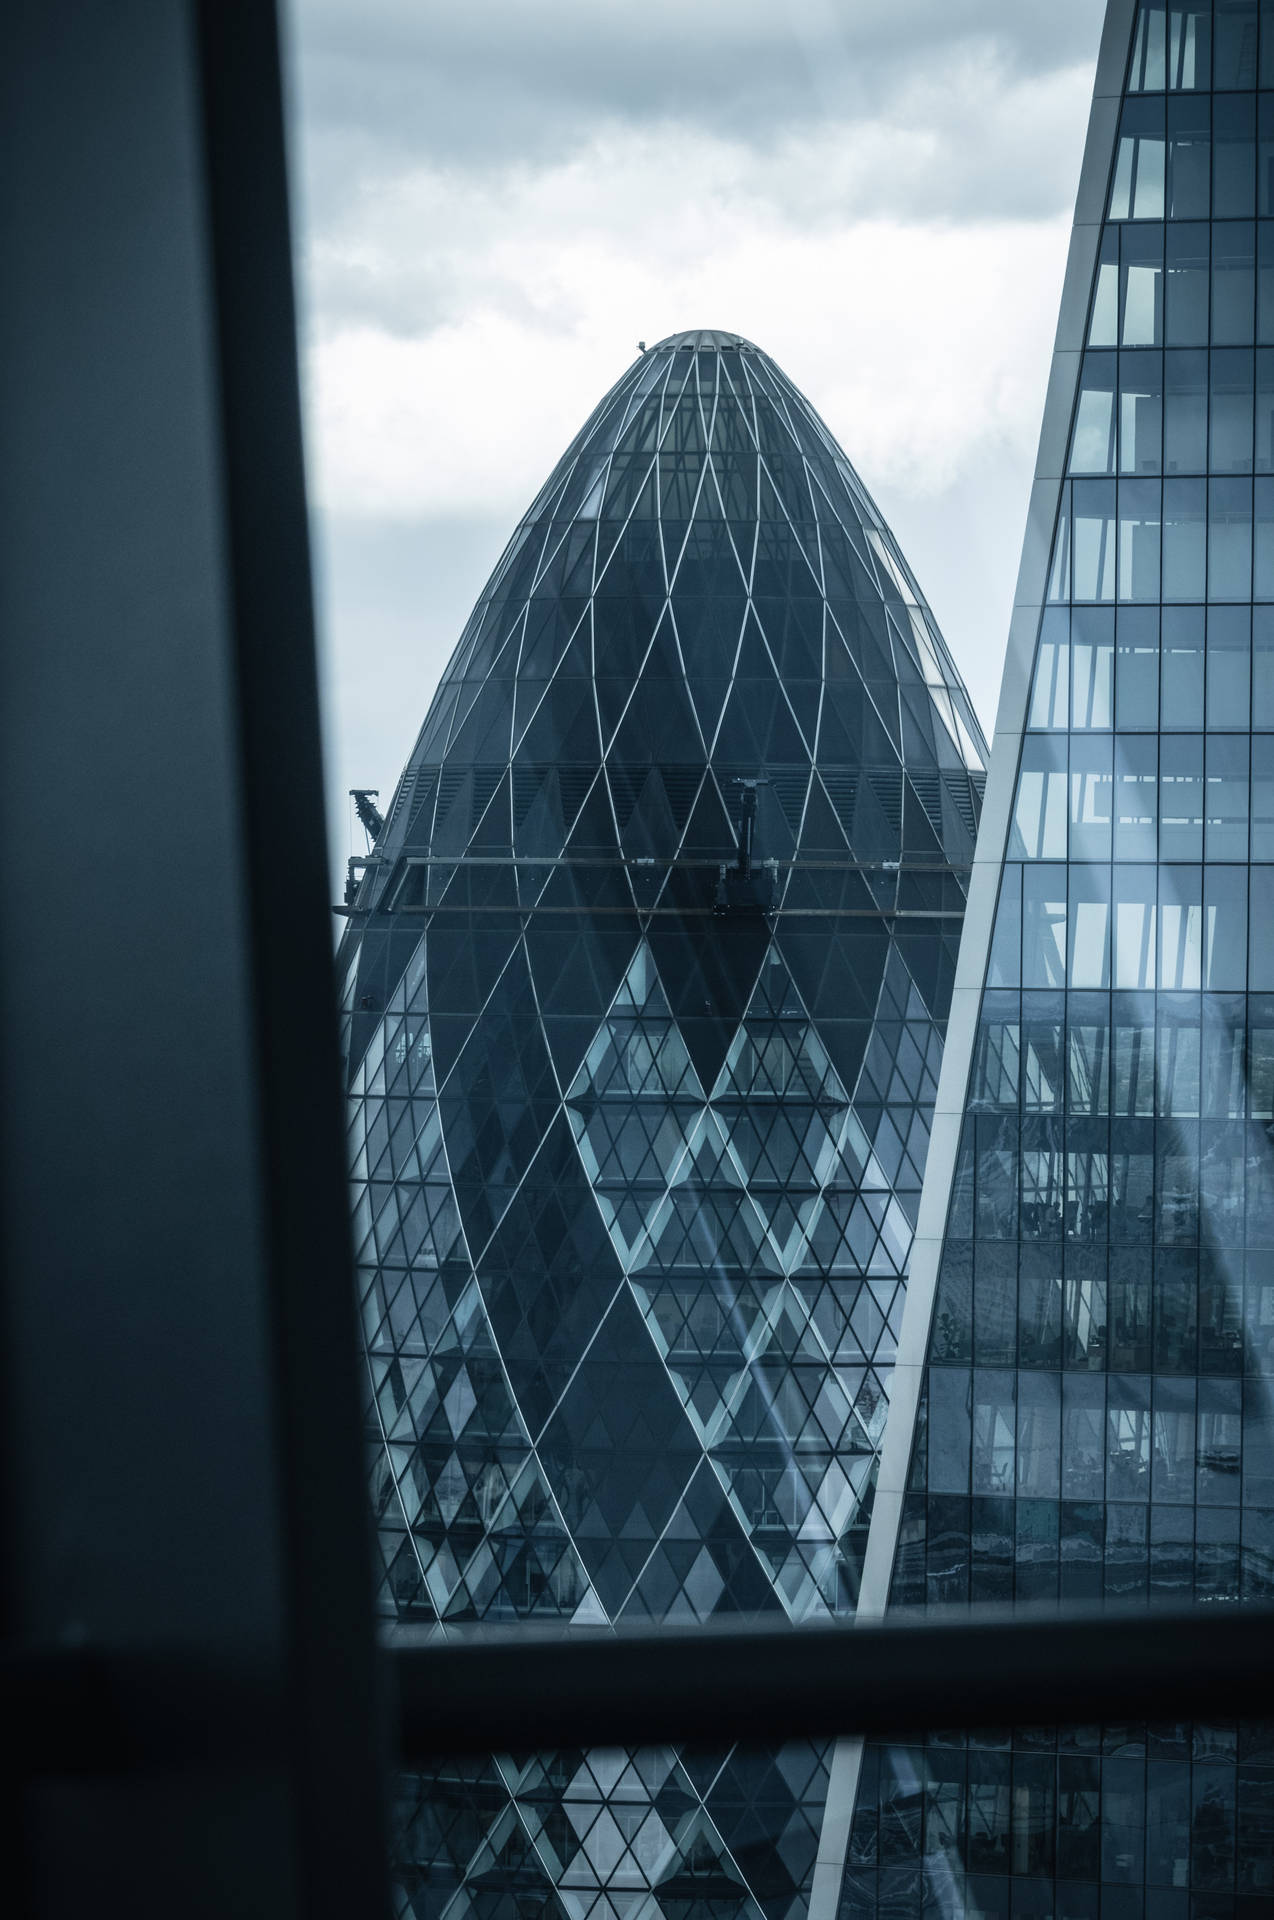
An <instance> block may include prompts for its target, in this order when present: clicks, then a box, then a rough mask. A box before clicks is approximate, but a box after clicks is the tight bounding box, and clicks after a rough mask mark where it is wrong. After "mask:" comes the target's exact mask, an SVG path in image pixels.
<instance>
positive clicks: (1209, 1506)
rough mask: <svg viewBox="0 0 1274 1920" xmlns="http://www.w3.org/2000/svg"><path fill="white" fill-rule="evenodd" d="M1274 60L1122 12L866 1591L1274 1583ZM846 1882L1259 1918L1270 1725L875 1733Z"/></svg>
mask: <svg viewBox="0 0 1274 1920" xmlns="http://www.w3.org/2000/svg"><path fill="white" fill-rule="evenodd" d="M1266 89H1274V8H1271V7H1270V6H1268V5H1266V4H1264V0H1263V3H1262V4H1261V5H1260V6H1259V7H1258V6H1257V5H1256V4H1255V0H1241V3H1237V4H1236V3H1235V0H1216V4H1215V7H1214V6H1212V5H1211V4H1190V3H1189V0H1187V4H1183V5H1182V4H1175V0H1174V4H1172V5H1168V6H1165V5H1164V4H1162V3H1161V4H1142V5H1140V6H1138V7H1134V6H1133V5H1132V4H1130V0H1112V4H1111V6H1110V8H1109V12H1108V18H1107V22H1106V33H1105V40H1104V45H1103V52H1102V64H1101V71H1100V73H1099V78H1098V87H1097V98H1096V101H1095V105H1094V111H1093V120H1092V127H1091V132H1090V138H1089V144H1088V151H1087V155H1086V159H1085V167H1084V176H1083V182H1082V185H1081V189H1080V206H1079V213H1078V219H1077V225H1076V229H1075V239H1074V245H1073V248H1072V253H1071V262H1070V270H1069V275H1068V280H1067V288H1066V294H1065V299H1064V306H1063V314H1062V321H1061V329H1060V333H1059V341H1058V353H1057V357H1056V361H1055V365H1054V374H1053V383H1052V387H1051V390H1050V394H1049V401H1048V411H1047V414H1046V419H1045V427H1044V438H1043V445H1042V451H1041V460H1040V469H1039V477H1038V479H1037V483H1036V490H1035V495H1034V498H1033V503H1032V517H1031V525H1030V529H1029V532H1028V539H1027V549H1026V556H1025V559H1024V563H1023V571H1022V584H1021V587H1020V590H1019V595H1018V607H1017V612H1016V616H1015V626H1014V635H1013V641H1012V644H1011V648H1010V659H1009V665H1008V670H1007V675H1006V682H1005V690H1004V695H1003V701H1002V706H1001V714H1000V722H999V730H998V732H997V736H996V743H995V748H994V760H993V773H992V783H991V788H990V790H989V793H988V802H987V811H986V816H985V819H984V821H983V829H982V838H981V840H980V843H979V848H978V856H977V865H976V877H975V880H974V882H973V887H972V891H971V898H970V912H969V923H968V928H967V932H966V944H965V949H964V951H963V953H962V956H961V965H960V977H959V983H958V987H957V992H956V1004H955V1007H954V1008H953V1013H952V1020H951V1029H950V1040H949V1047H948V1053H947V1060H946V1066H945V1069H944V1078H943V1083H942V1090H941V1093H940V1097H939V1110H938V1117H937V1122H936V1127H935V1134H934V1148H933V1154H932V1157H931V1160H930V1165H929V1172H928V1178H927V1185H926V1192H925V1198H924V1203H923V1209H922V1220H921V1226H920V1234H919V1238H918V1240H917V1250H916V1258H915V1262H914V1268H913V1289H914V1291H913V1296H912V1299H911V1300H910V1301H909V1304H908V1319H907V1324H906V1327H905V1329H904V1335H903V1351H902V1354H901V1356H900V1359H901V1365H900V1370H899V1374H898V1376H897V1380H898V1391H897V1393H896V1396H895V1405H894V1409H893V1412H892V1413H891V1423H893V1422H897V1426H896V1429H895V1430H891V1433H890V1436H889V1441H888V1444H887V1449H886V1459H885V1462H884V1464H883V1466H882V1472H881V1492H880V1497H879V1499H878V1503H877V1508H876V1521H875V1523H874V1525H873V1537H872V1540H871V1544H870V1546H869V1550H868V1564H867V1572H866V1585H867V1588H868V1590H869V1592H870V1595H871V1603H872V1604H873V1605H879V1604H881V1603H882V1602H883V1599H884V1597H885V1594H886V1592H887V1591H889V1590H890V1580H891V1578H892V1589H891V1601H892V1604H895V1605H897V1604H904V1605H908V1606H916V1605H927V1606H943V1605H951V1604H957V1605H964V1604H966V1603H967V1602H970V1601H1010V1600H1014V1601H1016V1600H1040V1599H1049V1600H1055V1599H1057V1598H1058V1597H1059V1596H1060V1597H1061V1599H1063V1600H1066V1599H1075V1600H1084V1601H1090V1602H1091V1601H1094V1600H1099V1599H1101V1598H1102V1597H1103V1596H1109V1597H1111V1598H1116V1599H1119V1598H1123V1599H1129V1600H1146V1599H1150V1600H1155V1599H1163V1600H1166V1601H1178V1602H1184V1601H1189V1600H1191V1599H1196V1600H1200V1601H1206V1600H1219V1599H1237V1598H1240V1597H1243V1598H1249V1597H1250V1598H1264V1599H1266V1600H1268V1599H1270V1598H1272V1597H1274V1425H1272V1409H1271V1374H1272V1372H1274V864H1271V863H1274V91H1267V90H1266ZM895 1548H896V1553H895ZM841 1911H842V1913H843V1915H844V1916H845V1920H850V1916H854V1917H855V1920H856V1916H858V1915H860V1914H861V1915H866V1914H872V1913H881V1914H884V1913H888V1914H889V1915H891V1916H896V1917H897V1920H904V1917H906V1916H915V1917H916V1920H919V1917H920V1916H921V1915H922V1914H924V1915H928V1914H931V1913H951V1914H959V1913H967V1914H988V1915H990V1914H994V1915H1005V1916H1007V1915H1009V1914H1010V1913H1011V1914H1013V1915H1018V1914H1030V1915H1038V1916H1045V1915H1048V1916H1056V1920H1098V1916H1099V1915H1100V1916H1101V1920H1110V1917H1111V1916H1119V1920H1242V1916H1252V1917H1253V1920H1255V1916H1256V1915H1257V1914H1261V1915H1268V1914H1269V1913H1271V1912H1272V1911H1274V1733H1271V1731H1270V1729H1268V1728H1255V1727H1242V1726H1240V1727H1237V1728H1236V1727H1235V1726H1232V1725H1231V1726H1212V1727H1205V1726H1197V1725H1196V1726H1182V1725H1163V1726H1154V1727H1146V1726H1107V1727H1104V1728H1103V1727H1090V1728H1083V1729H1069V1730H1065V1731H1063V1732H1061V1733H1058V1734H1056V1735H1053V1736H1043V1735H1034V1736H1011V1735H1010V1733H1009V1732H1007V1731H1006V1732H1004V1733H1003V1734H1000V1735H989V1736H977V1737H973V1736H970V1737H967V1738H966V1737H965V1736H962V1735H952V1736H944V1737H942V1738H935V1739H934V1740H933V1741H931V1742H930V1743H929V1744H928V1746H927V1747H925V1746H918V1747H916V1748H912V1749H894V1750H885V1751H881V1752H877V1751H874V1750H869V1752H868V1753H867V1755H866V1758H865V1763H864V1770H863V1777H862V1782H861V1789H860V1794H859V1801H858V1814H857V1819H856V1822H855V1826H854V1830H853V1835H852V1839H851V1843H850V1858H849V1865H848V1871H847V1874H846V1878H845V1881H844V1889H843V1898H842V1906H841Z"/></svg>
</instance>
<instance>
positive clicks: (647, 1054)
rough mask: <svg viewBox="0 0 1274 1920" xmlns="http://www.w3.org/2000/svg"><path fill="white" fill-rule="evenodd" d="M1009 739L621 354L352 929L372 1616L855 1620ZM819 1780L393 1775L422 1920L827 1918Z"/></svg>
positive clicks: (919, 621) (886, 563)
mask: <svg viewBox="0 0 1274 1920" xmlns="http://www.w3.org/2000/svg"><path fill="white" fill-rule="evenodd" d="M982 784H983V746H982V741H981V736H980V734H979V730H978V726H977V722H976V720H975V719H974V717H973V714H972V712H971V710H970V707H969V703H968V700H967V697H966V695H965V693H964V690H963V688H962V686H961V684H960V682H959V678H958V675H957V674H956V672H955V669H954V667H953V666H952V663H951V660H950V657H949V655H948V653H947V650H946V648H945V646H944V644H943V641H942V639H941V637H940V635H939V633H938V631H937V629H936V627H935V625H934V622H933V620H932V617H931V615H930V614H929V612H928V609H927V608H926V606H925V603H924V601H923V598H922V596H921V595H920V593H919V591H918V589H917V587H916V584H915V582H914V580H913V578H912V576H911V574H910V572H909V570H908V568H907V566H906V563H905V562H904V560H903V558H902V556H901V554H900V552H899V550H898V548H897V545H896V543H895V542H894V540H893V538H892V536H891V534H890V532H889V530H888V528H887V527H886V526H885V524H884V522H883V521H882V519H881V517H880V514H879V512H878V511H877V509H876V508H875V506H874V505H873V503H872V501H871V499H870V498H869V496H868V494H867V493H866V491H865V489H864V488H863V486H862V483H861V482H860V480H859V479H858V477H857V475H856V474H855V473H854V471H853V469H852V468H851V467H850V465H849V463H848V461H847V460H846V459H845V457H844V455H843V454H842V453H841V451H840V449H839V448H838V447H837V445H836V443H835V442H834V440H833V439H832V437H831V435H830V434H829V433H828V431H827V429H826V428H825V426H824V425H823V424H822V423H821V421H820V420H819V419H818V417H817V416H816V414H815V413H814V412H813V410H812V409H811V408H810V407H809V405H808V403H807V402H806V401H805V400H804V399H803V398H802V396H801V395H800V394H799V393H798V392H797V391H796V389H795V388H794V387H793V386H792V385H791V383H790V381H788V380H787V379H786V378H785V377H784V375H783V374H782V373H781V372H780V371H779V369H778V368H777V367H776V366H775V365H774V363H773V362H772V361H771V360H769V359H768V358H767V357H766V356H765V355H764V354H763V353H761V352H759V351H758V350H757V349H756V348H755V347H753V346H751V345H750V344H749V343H748V342H746V341H743V340H741V339H739V338H738V337H737V336H734V335H730V334H718V333H707V332H705V333H695V334H682V335H677V336H675V337H674V338H672V339H670V340H667V341H664V342H662V343H661V344H660V345H659V346H658V347H656V348H654V349H653V350H652V351H650V352H649V353H644V354H643V355H642V356H641V357H640V358H639V359H638V360H637V361H636V362H635V364H634V365H633V366H632V367H631V368H630V369H629V371H628V372H627V373H626V374H625V375H624V376H623V378H622V379H621V380H620V381H619V382H618V384H617V385H616V386H615V388H614V389H613V390H612V391H611V392H610V393H609V394H608V395H607V396H606V398H605V399H604V400H603V401H602V403H601V405H600V406H599V407H598V409H597V411H596V412H595V413H594V415H593V416H592V418H591V419H590V420H589V421H588V423H587V424H586V426H585V427H584V429H583V430H582V432H581V433H580V435H579V436H578V437H577V439H576V440H575V442H574V443H573V445H572V446H571V447H570V448H569V449H568V451H567V453H566V454H565V456H564V457H563V459H562V460H561V462H560V463H559V465H558V466H557V468H556V469H555V471H554V473H553V474H552V476H551V478H550V479H549V481H548V483H547V485H546V486H545V488H544V490H543V492H542V493H541V494H540V496H539V498H538V499H537V500H536V502H535V503H534V505H533V506H532V508H531V509H530V511H529V512H528V514H527V515H526V517H525V519H524V520H523V522H522V523H521V525H520V526H519V528H518V530H517V532H516V534H515V536H514V538H513V540H512V542H511V544H510V546H509V548H508V550H507V552H506V553H505V555H504V557H503V559H502V560H501V562H500V564H499V566H498V567H497V569H496V571H495V574H494V575H493V577H492V579H491V581H490V583H489V585H488V586H487V588H486V590H485V591H484V593H483V595H482V597H481V598H480V600H479V602H478V605H477V607H476V608H475V611H474V613H473V616H472V618H471V620H470V622H469V625H468V626H467V628H466V630H465V632H464V634H463V636H462V638H461V640H460V643H459V646H458V647H457V650H456V653H455V655H454V657H453V659H452V661H451V664H450V666H449V667H448V669H447V672H446V674H445V675H444V677H443V680H442V682H441V685H440V687H439V690H438V693H437V695H436V697H435V700H434V702H433V705H432V707H431V709H430V712H429V715H428V717H427V719H426V721H425V724H424V728H423V730H422V732H421V735H420V738H419V741H418V743H417V746H416V748H415V751H414V752H413V754H412V757H411V760H410V762H409V764H408V767H407V769H406V771H405V773H404V775H403V777H402V780H401V782H400V784H399V787H398V790H397V793H396V795H395V798H394V801H393V804H392V806H391V808H390V810H389V813H388V817H387V820H386V823H385V827H384V830H383V832H382V833H381V835H380V837H379V839H378V841H377V845H376V847H375V850H374V854H373V856H372V859H371V862H370V864H369V866H368V869H367V871H366V873H365V874H364V877H363V879H362V882H361V886H360V889H359V891H358V894H357V896H356V898H355V900H354V902H353V904H352V907H351V910H350V914H351V917H350V925H349V931H348V933H347V935H346V939H345V941H344V944H343V947H342V951H341V956H340V966H341V971H342V978H343V982H344V1009H345V1018H344V1024H345V1037H346V1049H347V1058H348V1090H349V1103H350V1106H349V1110H350V1135H349V1141H350V1167H351V1172H352V1178H353V1187H354V1220H355V1237H356V1242H357V1252H358V1261H359V1270H360V1275H361V1289H362V1302H363V1324H364V1335H365V1343H366V1355H367V1379H368V1423H369V1431H370V1434H371V1436H372V1440H373V1443H374V1444H373V1452H374V1459H373V1482H374V1493H375V1506H376V1514H377V1519H378V1526H379V1540H380V1550H381V1554H382V1557H383V1585H382V1595H381V1598H382V1606H383V1610H384V1612H385V1614H386V1615H387V1616H388V1618H389V1619H390V1620H392V1621H396V1622H400V1623H409V1624H410V1623H414V1624H416V1625H419V1626H424V1627H428V1628H432V1629H434V1630H436V1631H440V1632H463V1631H464V1629H465V1627H466V1626H467V1625H469V1624H471V1623H476V1622H482V1623H487V1624H490V1623H492V1622H498V1621H510V1622H511V1621H521V1620H529V1619H550V1620H556V1621H559V1622H572V1623H575V1624H585V1625H593V1626H596V1627H598V1628H605V1627H606V1626H607V1625H609V1624H612V1623H616V1622H634V1621H643V1620H645V1621H649V1620H656V1621H680V1622H697V1621H702V1620H705V1619H708V1618H710V1617H713V1616H718V1615H722V1614H726V1613H729V1614H733V1615H736V1616H740V1615H744V1616H755V1617H763V1616H769V1617H776V1618H780V1619H781V1618H788V1619H790V1620H792V1621H802V1620H809V1619H814V1618H826V1617H830V1616H836V1615H845V1614H849V1613H851V1612H852V1611H853V1609H854V1606H855V1602H856V1596H857V1592H858V1584H859V1578H860V1573H861V1567H862V1559H863V1551H864V1545H865V1540H866V1535H867V1529H868V1523H869V1519H870V1514H871V1508H872V1499H873V1484H874V1475H875V1471H876V1461H877V1456H878V1452H879V1447H880V1439H881V1434H882V1432H883V1429H884V1425H885V1416H886V1409H887V1403H888V1394H889V1385H890V1374H891V1368H892V1365H893V1357H894V1351H895V1346H896V1341H897V1334H898V1325H899V1318H900V1314H901V1310H902V1299H903V1288H904V1279H905V1275H906V1271H907V1262H908V1254H909V1249H910V1245H911V1239H912V1233H913V1229H914V1224H915V1218H916V1208H917V1203H918V1199H919V1192H920V1185H921V1177H922V1171H923V1167H924V1161H925V1153H926V1146H927V1141H928V1135H929V1121H930V1115H931V1112H932V1108H933V1101H934V1094H935V1090H936V1081H937V1074H938V1069H939V1063H940V1055H941V1048H942V1039H943V1032H944V1027H945V1021H946V1015H947V1010H948V1006H949V1002H950V995H951V986H952V980H953V976H954V969H955V958H956V951H957V946H958V939H959V933H960V928H961V924H962V920H963V914H964V906H965V894H966V887H967V877H968V871H969V865H970V861H971V859H972V852H973V845H974V836H975V832H976V824H977V818H978V813H979V808H980V804H981V795H982ZM827 1766H828V1754H827V1752H826V1751H825V1750H823V1749H821V1748H818V1747H814V1746H810V1745H795V1746H791V1747H788V1748H785V1749H783V1750H782V1751H781V1752H777V1753H776V1752H768V1753H758V1752H748V1753H745V1752H743V1751H741V1750H739V1751H735V1752H731V1753H719V1754H716V1755H712V1756H705V1755H701V1754H700V1755H695V1754H686V1753H679V1752H675V1751H673V1750H666V1751H663V1752H661V1753H638V1754H626V1753H569V1754H565V1753H557V1754H550V1755H540V1756H538V1757H534V1758H528V1757H526V1756H523V1757H521V1758H519V1759H517V1760H516V1761H515V1760H513V1759H511V1758H508V1757H500V1758H495V1759H493V1760H492V1761H491V1762H490V1763H488V1764H485V1765H481V1766H475V1767H469V1768H465V1767H450V1768H448V1767H441V1768H439V1770H438V1771H437V1773H436V1774H434V1775H432V1776H429V1777H422V1776H417V1775H413V1776H410V1777H409V1778H406V1779H404V1780H403V1781H402V1782H401V1783H400V1792H399V1796H398V1824H397V1837H396V1842H395V1847H396V1871H397V1875H398V1887H399V1901H400V1911H401V1912H402V1913H404V1914H412V1915H420V1916H424V1915H429V1916H434V1915H440V1914H442V1913H443V1912H446V1913H448V1914H450V1915H455V1916H457V1920H458V1917H459V1916H461V1915H468V1914H470V1913H473V1914H483V1915H486V1914H488V1913H489V1914H492V1915H494V1914H496V1913H498V1914H500V1915H506V1914H508V1915H512V1914H523V1913H526V1914H530V1913H534V1914H536V1915H540V1914H545V1913H552V1914H563V1915H565V1914H569V1915H570V1916H572V1920H584V1917H585V1916H586V1915H591V1914H594V1913H595V1914H597V1915H599V1916H600V1915H624V1916H628V1915H635V1914H638V1913H640V1914H641V1915H643V1916H646V1915H655V1914H667V1915H669V1916H674V1915H675V1916H677V1917H678V1920H684V1917H685V1916H688V1915H690V1914H691V1913H692V1912H693V1913H695V1914H699V1913H708V1912H712V1913H714V1914H715V1913H727V1912H728V1913H731V1914H735V1913H744V1912H747V1913H756V1912H758V1910H760V1911H763V1912H764V1913H766V1914H767V1915H770V1914H772V1915H774V1916H776V1920H777V1916H779V1915H783V1916H787V1915H797V1914H800V1913H802V1912H803V1911H804V1910H805V1905H806V1901H807V1896H808V1889H809V1885H810V1879H811V1874H812V1869H813V1863H814V1855H815V1850H816V1847H817V1843H818V1834H819V1826H820V1821H821V1818H822V1813H823V1802H824V1799H825V1797H826V1790H827Z"/></svg>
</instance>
